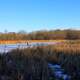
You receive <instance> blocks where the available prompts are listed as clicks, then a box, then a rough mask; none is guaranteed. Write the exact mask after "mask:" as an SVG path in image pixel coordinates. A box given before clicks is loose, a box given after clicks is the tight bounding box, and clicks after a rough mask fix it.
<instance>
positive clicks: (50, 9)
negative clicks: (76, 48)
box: [0, 0, 80, 32]
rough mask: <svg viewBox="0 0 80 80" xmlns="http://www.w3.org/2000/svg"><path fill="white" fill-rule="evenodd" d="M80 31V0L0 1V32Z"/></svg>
mask: <svg viewBox="0 0 80 80" xmlns="http://www.w3.org/2000/svg"><path fill="white" fill-rule="evenodd" d="M54 29H80V0H0V32H4V31H5V30H7V31H8V32H18V31H20V30H25V31H26V32H31V31H36V30H54Z"/></svg>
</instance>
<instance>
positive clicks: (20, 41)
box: [0, 40, 66, 44]
mask: <svg viewBox="0 0 80 80" xmlns="http://www.w3.org/2000/svg"><path fill="white" fill-rule="evenodd" d="M64 41H66V40H0V44H17V43H33V42H64Z"/></svg>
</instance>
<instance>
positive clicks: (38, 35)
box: [0, 30, 80, 40]
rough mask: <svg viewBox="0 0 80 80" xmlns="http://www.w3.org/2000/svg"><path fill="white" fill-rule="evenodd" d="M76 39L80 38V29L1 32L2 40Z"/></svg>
mask: <svg viewBox="0 0 80 80" xmlns="http://www.w3.org/2000/svg"><path fill="white" fill-rule="evenodd" d="M54 39H55V40H64V39H69V40H75V39H80V30H52V31H45V30H44V31H35V32H31V33H26V32H19V33H15V32H9V33H0V40H54Z"/></svg>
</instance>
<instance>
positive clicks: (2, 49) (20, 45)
mask: <svg viewBox="0 0 80 80" xmlns="http://www.w3.org/2000/svg"><path fill="white" fill-rule="evenodd" d="M53 44H57V43H56V42H33V43H17V44H0V53H4V52H8V51H10V50H12V49H16V48H19V49H20V48H28V47H34V46H35V47H37V46H47V45H53Z"/></svg>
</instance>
